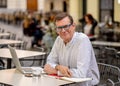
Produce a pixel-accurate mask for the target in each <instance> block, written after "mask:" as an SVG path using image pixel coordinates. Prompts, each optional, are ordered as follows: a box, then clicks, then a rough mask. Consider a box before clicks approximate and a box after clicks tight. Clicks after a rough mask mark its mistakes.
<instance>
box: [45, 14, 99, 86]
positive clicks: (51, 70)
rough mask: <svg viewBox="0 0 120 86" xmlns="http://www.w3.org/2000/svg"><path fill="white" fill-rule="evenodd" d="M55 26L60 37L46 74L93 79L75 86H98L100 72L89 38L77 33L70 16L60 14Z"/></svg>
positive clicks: (46, 66) (54, 46) (50, 56)
mask: <svg viewBox="0 0 120 86" xmlns="http://www.w3.org/2000/svg"><path fill="white" fill-rule="evenodd" d="M55 25H56V31H57V33H58V34H59V36H58V37H57V39H56V41H55V43H54V45H53V48H52V50H51V52H50V54H49V55H48V58H47V64H46V65H45V67H44V70H45V72H46V73H48V74H58V75H60V76H66V77H76V78H77V77H79V78H86V77H91V78H93V80H91V81H88V82H82V83H76V85H75V86H93V85H96V84H97V83H98V82H99V71H98V66H97V63H96V59H95V55H94V52H93V48H92V46H91V42H90V41H89V38H88V37H87V36H86V35H85V34H83V33H78V32H75V27H76V25H75V23H74V21H73V18H72V17H71V16H70V15H69V14H66V13H60V14H58V15H57V16H56V17H55Z"/></svg>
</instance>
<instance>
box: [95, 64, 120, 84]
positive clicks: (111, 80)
mask: <svg viewBox="0 0 120 86" xmlns="http://www.w3.org/2000/svg"><path fill="white" fill-rule="evenodd" d="M98 68H99V71H100V83H99V84H98V85H97V86H119V85H120V69H119V68H118V67H116V66H112V65H109V64H104V63H98Z"/></svg>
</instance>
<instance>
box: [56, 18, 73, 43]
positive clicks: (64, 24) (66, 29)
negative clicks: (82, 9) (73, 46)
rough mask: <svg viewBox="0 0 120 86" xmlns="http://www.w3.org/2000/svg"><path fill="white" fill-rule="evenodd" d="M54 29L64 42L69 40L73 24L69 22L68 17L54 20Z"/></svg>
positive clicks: (71, 35)
mask: <svg viewBox="0 0 120 86" xmlns="http://www.w3.org/2000/svg"><path fill="white" fill-rule="evenodd" d="M56 27H57V28H56V30H57V33H58V34H59V36H60V37H61V38H62V39H63V41H64V42H65V43H67V42H69V41H70V40H71V39H72V37H73V34H74V31H75V24H71V23H70V20H69V18H68V17H65V18H63V19H62V20H60V21H56Z"/></svg>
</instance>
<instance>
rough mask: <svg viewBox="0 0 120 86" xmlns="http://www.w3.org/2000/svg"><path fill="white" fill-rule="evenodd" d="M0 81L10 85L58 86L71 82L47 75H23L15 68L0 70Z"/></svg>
mask: <svg viewBox="0 0 120 86" xmlns="http://www.w3.org/2000/svg"><path fill="white" fill-rule="evenodd" d="M0 83H3V84H8V85H12V86H60V85H65V84H70V83H73V82H70V81H65V80H60V79H55V78H51V77H47V76H43V75H42V76H41V77H39V78H38V77H36V78H35V77H25V76H24V75H23V74H21V73H20V72H19V71H18V70H16V69H7V70H1V71H0Z"/></svg>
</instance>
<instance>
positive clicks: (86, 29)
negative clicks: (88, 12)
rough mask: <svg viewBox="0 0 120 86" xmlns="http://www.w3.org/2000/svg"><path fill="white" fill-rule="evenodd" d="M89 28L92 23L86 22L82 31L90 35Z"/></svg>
mask: <svg viewBox="0 0 120 86" xmlns="http://www.w3.org/2000/svg"><path fill="white" fill-rule="evenodd" d="M91 28H92V24H86V25H85V27H84V33H85V34H86V35H90V31H91Z"/></svg>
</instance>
